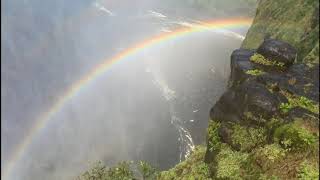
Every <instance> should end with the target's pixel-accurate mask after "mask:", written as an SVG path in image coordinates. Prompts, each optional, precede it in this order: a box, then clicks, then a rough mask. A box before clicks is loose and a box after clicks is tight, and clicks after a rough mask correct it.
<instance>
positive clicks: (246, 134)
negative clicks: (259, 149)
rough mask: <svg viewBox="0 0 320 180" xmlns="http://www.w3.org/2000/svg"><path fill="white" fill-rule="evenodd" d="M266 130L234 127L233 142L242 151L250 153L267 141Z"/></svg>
mask: <svg viewBox="0 0 320 180" xmlns="http://www.w3.org/2000/svg"><path fill="white" fill-rule="evenodd" d="M265 134H266V133H265V130H264V129H263V128H260V127H259V128H258V127H257V128H252V127H249V128H248V127H247V128H245V127H242V126H240V125H238V124H237V125H234V126H233V133H232V136H231V138H232V142H233V143H234V144H237V145H240V149H241V150H242V151H249V150H251V149H252V148H254V147H256V146H257V145H259V144H262V143H264V142H265V140H266V135H265Z"/></svg>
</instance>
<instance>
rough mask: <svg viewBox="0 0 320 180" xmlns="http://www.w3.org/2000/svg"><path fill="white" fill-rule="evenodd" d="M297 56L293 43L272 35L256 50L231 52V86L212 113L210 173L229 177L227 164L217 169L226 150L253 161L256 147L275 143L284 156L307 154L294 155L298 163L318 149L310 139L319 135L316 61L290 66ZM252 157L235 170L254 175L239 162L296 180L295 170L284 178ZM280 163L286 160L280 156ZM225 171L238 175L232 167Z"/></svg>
mask: <svg viewBox="0 0 320 180" xmlns="http://www.w3.org/2000/svg"><path fill="white" fill-rule="evenodd" d="M296 56H297V51H296V50H295V48H294V47H292V46H291V45H290V44H288V43H285V42H283V41H279V40H276V39H266V40H265V41H264V42H263V43H262V44H261V45H260V46H259V47H258V49H257V50H247V49H238V50H235V51H234V52H233V53H232V55H231V76H230V83H229V86H230V87H229V89H228V90H227V91H226V92H225V93H224V94H223V95H222V97H221V98H220V99H219V100H218V101H217V103H216V104H215V106H214V107H213V108H212V109H211V111H210V123H209V128H208V140H207V143H208V145H207V152H206V156H205V162H206V163H208V164H212V167H215V168H213V171H212V173H213V176H214V177H216V178H232V176H227V175H226V174H224V172H223V168H227V167H221V166H222V161H223V162H224V161H225V159H224V160H223V158H221V152H222V151H225V150H226V148H227V149H228V150H230V149H231V151H234V152H235V153H236V152H238V153H240V154H243V155H244V156H246V157H247V158H249V157H250V158H251V159H255V160H257V159H256V158H254V156H256V153H257V151H258V150H261V149H263V148H267V147H268V146H270V145H274V146H277V147H278V146H279V147H278V148H279V149H278V151H283V152H286V154H287V156H285V157H288V156H290V155H292V154H294V153H296V152H299V153H300V154H305V156H304V157H303V158H300V159H296V161H297V162H300V163H301V162H302V161H303V160H304V158H305V159H307V157H306V156H307V155H306V154H308V153H310V152H309V151H308V150H306V149H308V148H310V149H312V150H315V149H318V146H316V145H315V144H314V143H315V142H316V141H315V140H316V139H318V138H319V129H318V124H319V117H318V115H319V65H314V66H310V67H309V66H307V65H306V64H302V63H300V64H299V63H296V64H293V63H294V60H295V58H296ZM296 124H299V125H297V127H296ZM287 126H288V127H291V126H294V127H295V128H296V129H294V128H293V129H290V130H288V132H282V130H281V128H283V127H287ZM307 127H308V128H309V129H308V128H307ZM310 127H312V128H311V129H312V130H311V129H310ZM291 128H292V127H291ZM300 131H301V132H303V133H306V134H307V136H310V139H313V140H310V139H309V140H310V142H308V143H305V144H304V143H303V141H304V140H303V138H302V137H299V135H297V137H295V135H293V134H295V133H297V134H299V133H301V132H300ZM280 132H281V133H280ZM279 133H280V134H281V135H279ZM286 141H288V142H290V143H289V144H290V145H288V144H287V142H286ZM295 143H297V144H295ZM311 144H313V145H312V146H311ZM300 145H301V147H302V148H300ZM314 148H315V149H314ZM315 156H316V155H315ZM315 156H312V158H313V160H315V159H316V157H315ZM285 157H283V158H285ZM250 158H249V159H250ZM309 158H310V156H309ZM251 161H252V160H251ZM251 161H250V162H249V160H248V159H246V160H243V162H241V163H240V162H239V167H238V168H239V169H238V171H239V172H238V173H240V171H241V172H242V173H244V174H246V173H247V174H246V175H248V176H249V175H252V174H250V172H246V170H245V169H243V166H241V164H243V163H253V164H255V165H256V167H255V168H254V169H255V170H256V171H261V172H263V171H270V173H272V174H274V175H277V176H279V177H282V178H288V177H290V178H296V177H297V174H298V172H297V170H296V171H292V172H290V173H291V174H289V175H288V176H285V175H284V174H283V173H281V172H274V171H275V170H270V169H268V168H271V167H270V165H268V166H269V167H268V168H267V169H266V168H264V167H263V166H264V165H265V164H264V161H262V162H260V164H259V163H256V162H251ZM224 163H225V162H224ZM231 163H232V162H231ZM278 163H280V164H281V163H287V162H286V161H285V160H283V159H282V160H279V162H278ZM271 164H272V163H271ZM293 166H294V165H293ZM295 168H297V167H295ZM271 169H272V168H271ZM271 171H272V172H271ZM288 171H289V170H288ZM288 171H286V170H284V171H283V172H285V173H289V172H288ZM290 171H291V169H290ZM229 173H233V174H237V172H235V170H234V171H233V172H229ZM244 174H242V175H244ZM238 175H240V174H238ZM260 175H261V174H260ZM260 175H257V176H256V177H258V176H260Z"/></svg>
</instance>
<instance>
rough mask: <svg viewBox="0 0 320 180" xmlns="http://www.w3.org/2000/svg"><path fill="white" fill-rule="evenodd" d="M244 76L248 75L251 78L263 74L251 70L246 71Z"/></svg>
mask: <svg viewBox="0 0 320 180" xmlns="http://www.w3.org/2000/svg"><path fill="white" fill-rule="evenodd" d="M246 74H249V75H252V76H259V75H262V74H264V72H263V71H261V70H259V69H251V70H248V71H246Z"/></svg>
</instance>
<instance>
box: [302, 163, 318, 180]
mask: <svg viewBox="0 0 320 180" xmlns="http://www.w3.org/2000/svg"><path fill="white" fill-rule="evenodd" d="M298 178H299V179H301V180H307V179H308V180H318V179H319V169H318V168H317V167H316V166H314V165H312V164H310V163H308V162H307V161H304V162H302V163H301V164H300V167H299V170H298Z"/></svg>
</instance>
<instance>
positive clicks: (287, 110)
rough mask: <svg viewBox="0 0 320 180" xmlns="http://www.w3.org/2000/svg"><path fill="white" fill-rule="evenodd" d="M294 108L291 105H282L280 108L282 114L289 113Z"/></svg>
mask: <svg viewBox="0 0 320 180" xmlns="http://www.w3.org/2000/svg"><path fill="white" fill-rule="evenodd" d="M293 107H294V106H293V105H292V104H290V103H281V104H280V107H279V108H280V110H281V112H283V113H287V112H289V111H290V110H291V109H292V108H293Z"/></svg>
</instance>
